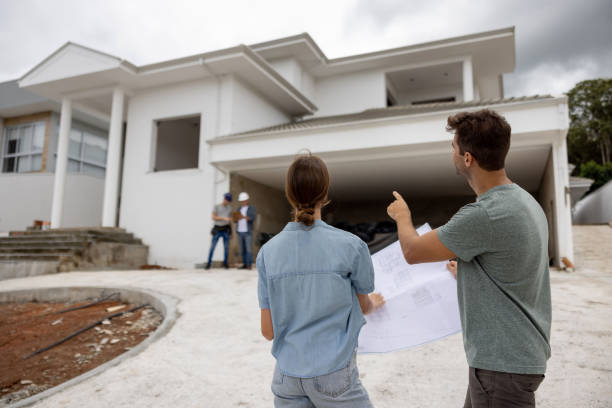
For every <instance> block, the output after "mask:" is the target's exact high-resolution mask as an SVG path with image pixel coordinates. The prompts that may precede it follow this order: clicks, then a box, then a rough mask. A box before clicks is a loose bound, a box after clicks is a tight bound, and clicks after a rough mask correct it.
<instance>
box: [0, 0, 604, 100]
mask: <svg viewBox="0 0 612 408" xmlns="http://www.w3.org/2000/svg"><path fill="white" fill-rule="evenodd" d="M611 22H612V0H580V1H575V0H536V1H524V0H498V1H497V0H495V1H493V0H483V1H481V0H457V1H450V0H441V1H435V0H430V1H423V0H419V1H413V0H324V1H319V0H309V1H293V0H269V1H268V0H259V1H242V0H224V1H208V0H199V1H187V0H172V1H161V0H146V1H140V0H138V1H136V0H119V1H117V0H0V53H1V55H2V58H0V81H6V80H11V79H14V78H18V77H20V76H21V75H22V74H24V73H25V72H26V71H27V70H29V69H30V68H31V67H33V66H34V65H35V64H37V63H38V62H40V61H41V60H42V59H44V58H45V57H46V56H47V55H49V54H50V53H52V52H53V51H55V50H56V49H57V48H59V47H60V46H61V45H62V44H64V43H65V42H66V41H73V42H77V43H80V44H83V45H86V46H89V47H92V48H95V49H98V50H100V51H104V52H107V53H110V54H113V55H116V56H118V57H121V58H124V59H127V60H129V61H130V62H132V63H135V64H136V65H142V64H146V63H151V62H157V61H163V60H167V59H171V58H176V57H182V56H186V55H190V54H195V53H200V52H205V51H211V50H215V49H219V48H224V47H230V46H234V45H237V44H240V43H244V44H250V43H256V42H260V41H266V40H271V39H275V38H279V37H284V36H288V35H293V34H298V33H301V32H308V33H309V34H310V35H311V36H312V37H313V38H314V40H315V41H316V42H317V43H318V44H319V46H320V47H321V49H322V50H323V52H324V53H325V54H326V55H327V56H328V58H336V57H342V56H346V55H351V54H356V53H363V52H369V51H377V50H381V49H386V48H392V47H398V46H403V45H409V44H416V43H421V42H425V41H431V40H437V39H444V38H449V37H454V36H458V35H464V34H471V33H477V32H480V31H486V30H492V29H498V28H503V27H509V26H515V27H516V58H517V59H516V62H517V67H516V71H515V72H514V73H512V74H506V75H505V77H504V81H505V92H506V95H507V96H517V95H519V96H520V95H533V94H545V93H552V94H560V93H563V92H566V91H567V90H569V89H570V88H571V87H572V86H573V85H574V84H575V83H576V82H578V81H581V80H584V79H590V78H596V77H612V46H611V44H610V43H611V42H612V24H611Z"/></svg>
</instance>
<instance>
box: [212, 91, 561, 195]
mask: <svg viewBox="0 0 612 408" xmlns="http://www.w3.org/2000/svg"><path fill="white" fill-rule="evenodd" d="M441 105H443V104H436V105H434V106H429V107H419V110H414V109H410V108H409V107H404V109H403V110H402V108H401V107H398V108H396V107H392V108H386V109H376V110H370V111H367V112H366V113H363V112H362V113H361V114H359V113H358V114H355V115H353V117H349V116H350V115H338V116H335V117H327V118H316V119H312V120H308V121H302V122H305V123H301V122H297V123H295V126H293V124H292V125H291V126H290V127H286V126H285V127H283V126H280V127H275V128H270V129H268V130H261V131H259V132H256V133H247V134H239V135H232V136H225V137H217V138H215V139H212V140H210V141H209V142H208V143H209V145H210V149H209V160H210V162H211V164H212V165H214V166H215V167H217V168H218V169H220V170H222V171H224V172H232V173H238V174H241V175H243V176H245V177H247V178H250V179H252V180H254V181H256V182H259V183H262V184H265V185H268V186H270V187H273V188H277V189H282V188H283V180H284V177H285V173H286V169H287V167H288V166H289V165H290V163H291V162H292V161H293V159H294V158H295V155H296V154H297V153H298V152H299V151H300V150H301V149H308V150H310V151H311V152H312V153H313V154H316V155H318V156H320V157H322V158H323V159H324V160H325V161H326V164H327V165H328V168H329V171H330V175H331V177H332V179H333V180H332V185H333V196H334V199H336V200H337V199H339V198H340V197H341V198H342V199H343V200H363V199H364V197H370V198H371V199H373V200H375V199H376V200H377V199H381V197H386V199H389V197H390V196H389V197H387V195H389V194H390V192H391V191H393V189H405V190H404V191H410V192H411V194H415V195H417V194H420V195H423V196H440V195H469V194H472V193H471V190H470V188H469V187H468V186H467V184H465V183H462V182H457V178H456V177H457V176H456V174H455V169H454V167H453V165H452V160H451V158H450V156H451V141H452V138H453V135H452V134H451V133H449V132H447V131H446V129H445V128H446V120H447V118H448V116H449V115H452V114H455V113H458V112H461V111H473V110H478V109H482V108H485V107H486V108H490V109H494V110H495V111H497V112H499V113H500V114H501V115H503V116H504V117H505V118H506V119H507V120H508V122H509V123H510V125H511V126H512V143H511V144H512V146H511V149H510V153H509V156H508V160H507V162H506V164H507V170H508V171H509V174H510V177H511V179H512V180H514V181H515V182H517V183H519V184H520V185H521V186H524V188H526V189H527V190H528V191H530V192H534V191H537V190H538V188H539V187H540V182H541V177H542V175H543V174H544V170H545V168H546V164H547V162H548V158H549V156H550V152H551V149H552V148H553V146H555V145H559V143H560V141H561V140H562V139H563V138H564V137H565V136H566V134H567V127H568V122H567V98H566V97H552V96H543V97H531V98H519V99H504V100H498V101H488V102H486V103H473V104H467V103H459V104H445V105H446V106H441ZM425 174H426V175H427V176H426V177H424V176H423V175H425ZM398 191H399V190H398Z"/></svg>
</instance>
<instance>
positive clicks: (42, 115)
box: [4, 112, 51, 127]
mask: <svg viewBox="0 0 612 408" xmlns="http://www.w3.org/2000/svg"><path fill="white" fill-rule="evenodd" d="M49 119H51V112H38V113H32V114H30V115H23V116H13V117H12V118H4V126H5V127H6V126H15V125H23V124H25V123H31V122H41V121H43V120H49Z"/></svg>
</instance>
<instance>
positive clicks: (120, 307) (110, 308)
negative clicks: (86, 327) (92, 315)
mask: <svg viewBox="0 0 612 408" xmlns="http://www.w3.org/2000/svg"><path fill="white" fill-rule="evenodd" d="M124 307H126V305H119V306H113V307H107V308H106V311H107V312H109V313H112V312H116V311H117V310H121V309H123V308H124Z"/></svg>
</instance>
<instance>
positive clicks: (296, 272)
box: [257, 154, 384, 408]
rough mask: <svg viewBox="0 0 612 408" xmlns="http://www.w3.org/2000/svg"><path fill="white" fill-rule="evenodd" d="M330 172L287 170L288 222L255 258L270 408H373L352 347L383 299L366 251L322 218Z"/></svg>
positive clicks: (301, 166)
mask: <svg viewBox="0 0 612 408" xmlns="http://www.w3.org/2000/svg"><path fill="white" fill-rule="evenodd" d="M328 190H329V174H328V171H327V167H326V166H325V163H324V162H323V161H322V160H321V159H320V158H318V157H316V156H312V155H310V154H308V155H302V156H299V157H298V158H297V159H296V160H295V161H294V162H293V164H292V165H291V166H290V167H289V170H288V172H287V179H286V184H285V194H286V196H287V199H288V200H289V203H290V204H291V206H292V207H293V209H294V219H295V221H294V222H290V223H289V224H287V226H286V227H285V228H284V229H283V231H282V232H280V233H279V234H278V235H276V236H275V237H274V238H272V239H271V240H270V241H268V242H267V243H266V244H265V245H264V246H263V247H262V248H261V249H260V251H259V255H258V256H257V270H258V273H259V282H258V297H259V306H260V308H261V332H262V334H263V336H264V337H265V338H266V339H268V340H274V343H273V345H272V355H274V357H276V360H277V361H276V368H275V371H274V376H273V380H272V392H273V394H274V406H275V407H317V408H322V407H352V408H358V407H371V406H372V403H371V402H370V399H369V397H368V393H367V391H366V390H365V389H364V387H363V386H362V385H361V382H360V381H359V372H358V370H357V365H356V355H355V349H356V347H357V338H358V337H359V331H360V330H361V327H362V326H363V325H364V324H365V319H364V317H363V315H364V314H366V313H368V312H369V311H371V310H374V309H375V308H377V307H380V306H381V305H382V304H383V303H384V300H383V299H382V296H380V295H378V294H372V295H368V293H370V292H372V291H373V290H374V269H373V267H372V260H371V258H370V253H369V251H368V247H367V245H366V244H365V243H364V242H363V241H361V240H360V239H359V238H358V237H356V236H355V235H353V234H350V233H348V232H345V231H342V230H339V229H337V228H333V227H331V226H329V225H327V224H326V223H325V222H323V221H322V220H321V208H322V207H323V206H325V205H326V204H327V203H328V201H327V193H328Z"/></svg>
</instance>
